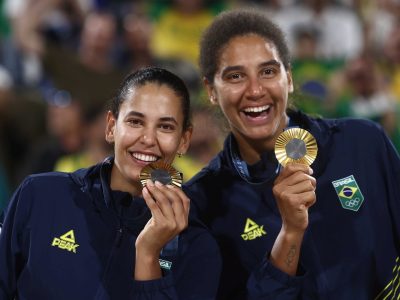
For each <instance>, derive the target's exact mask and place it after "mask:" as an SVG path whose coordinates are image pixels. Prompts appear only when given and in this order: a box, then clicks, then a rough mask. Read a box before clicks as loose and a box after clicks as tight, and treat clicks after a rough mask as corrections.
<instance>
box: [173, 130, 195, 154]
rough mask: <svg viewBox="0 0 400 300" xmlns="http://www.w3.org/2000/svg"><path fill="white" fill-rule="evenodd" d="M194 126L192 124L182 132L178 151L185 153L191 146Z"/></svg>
mask: <svg viewBox="0 0 400 300" xmlns="http://www.w3.org/2000/svg"><path fill="white" fill-rule="evenodd" d="M192 133H193V127H192V126H190V127H189V128H188V129H186V131H185V132H184V133H183V134H182V137H181V142H180V144H179V147H178V151H177V152H178V153H181V154H185V153H186V152H187V150H188V149H189V146H190V140H191V138H192Z"/></svg>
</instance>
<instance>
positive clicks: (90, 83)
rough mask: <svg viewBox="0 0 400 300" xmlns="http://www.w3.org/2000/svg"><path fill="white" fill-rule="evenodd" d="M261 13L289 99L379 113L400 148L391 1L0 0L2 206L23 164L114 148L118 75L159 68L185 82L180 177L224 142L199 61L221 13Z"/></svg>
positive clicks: (398, 14) (45, 167) (25, 168)
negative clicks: (285, 73)
mask: <svg viewBox="0 0 400 300" xmlns="http://www.w3.org/2000/svg"><path fill="white" fill-rule="evenodd" d="M236 7H255V8H257V9H258V10H260V11H264V12H265V13H266V14H267V15H269V16H270V18H272V19H273V20H275V21H276V22H277V23H278V24H279V25H280V26H281V27H282V29H283V30H284V31H285V33H286V35H287V39H288V42H289V45H290V50H291V54H292V61H293V65H292V71H293V76H294V82H295V93H294V94H293V95H292V99H291V100H292V102H293V104H294V105H295V106H296V107H298V108H300V109H302V110H303V111H305V112H308V113H310V114H313V115H319V116H324V117H360V118H368V119H371V120H374V121H376V122H379V123H380V124H381V125H382V126H383V127H384V129H385V130H386V132H387V134H388V135H389V137H390V138H391V139H392V141H393V143H394V145H395V146H396V147H397V149H398V150H400V0H264V1H263V0H258V1H256V0H253V1H250V0H247V1H239V0H236V1H235V0H225V1H223V0H219V1H207V0H159V1H156V0H150V1H149V0H147V1H144V0H143V1H139V0H130V1H128V0H113V1H112V0H0V37H1V38H0V210H1V207H2V206H4V204H5V203H6V201H7V199H8V198H9V196H10V194H11V192H12V191H13V190H14V189H15V187H16V186H17V185H18V184H19V183H20V181H21V180H22V179H23V178H24V177H25V176H27V175H28V174H31V173H38V172H46V171H52V170H58V171H73V170H75V169H78V168H81V167H86V166H89V165H91V164H94V163H96V162H99V161H101V160H103V159H104V158H105V157H106V156H108V155H110V154H112V148H111V147H110V145H108V144H107V143H106V142H105V140H104V122H105V118H104V112H105V111H106V109H107V105H108V102H109V101H110V99H111V98H112V97H113V94H114V92H115V91H116V90H117V88H118V85H119V83H120V82H122V79H123V78H124V77H125V76H126V75H127V74H128V73H130V72H132V71H134V70H136V69H138V68H140V67H144V66H149V65H158V66H162V67H166V68H167V69H169V70H171V71H173V72H175V73H176V74H178V75H179V76H181V77H182V78H183V79H184V80H185V82H186V84H187V85H188V87H189V89H190V92H191V97H192V103H193V124H194V135H193V140H192V143H191V147H190V150H189V152H188V153H187V155H185V156H183V157H182V158H177V160H176V161H175V165H176V167H177V168H178V169H179V170H181V171H182V172H183V173H184V179H185V180H187V179H189V178H190V177H191V176H193V175H194V174H195V173H196V172H197V171H199V170H200V169H201V168H202V167H203V166H204V165H205V164H206V163H207V162H208V161H209V160H210V159H211V158H212V157H213V156H214V155H215V154H216V153H217V152H218V151H219V149H220V148H221V144H222V142H223V139H224V136H225V134H226V130H225V128H226V124H224V123H223V122H224V121H223V120H222V119H223V118H221V117H220V115H219V112H217V111H214V109H213V108H211V107H210V106H209V104H208V99H207V97H206V94H205V91H204V90H203V88H202V81H201V78H200V75H199V72H198V67H197V56H198V41H199V38H200V36H201V33H202V30H203V29H204V28H205V27H206V26H207V25H208V24H209V23H210V21H211V20H212V19H213V17H214V16H215V15H217V14H218V13H219V12H221V11H223V10H226V9H230V8H236Z"/></svg>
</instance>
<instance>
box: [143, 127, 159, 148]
mask: <svg viewBox="0 0 400 300" xmlns="http://www.w3.org/2000/svg"><path fill="white" fill-rule="evenodd" d="M140 141H141V143H142V144H144V145H146V146H148V147H150V146H154V145H155V144H156V133H155V132H154V130H152V129H150V128H148V129H143V132H142V135H141V137H140Z"/></svg>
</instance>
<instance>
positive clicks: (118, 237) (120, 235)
mask: <svg viewBox="0 0 400 300" xmlns="http://www.w3.org/2000/svg"><path fill="white" fill-rule="evenodd" d="M123 233H124V230H123V228H122V227H120V228H119V229H118V233H117V247H119V246H121V242H122V235H123Z"/></svg>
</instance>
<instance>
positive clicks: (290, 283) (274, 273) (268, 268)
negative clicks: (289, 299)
mask: <svg viewBox="0 0 400 300" xmlns="http://www.w3.org/2000/svg"><path fill="white" fill-rule="evenodd" d="M254 275H255V277H256V278H257V279H259V280H260V279H261V278H265V277H271V278H273V279H275V280H276V281H277V282H279V283H281V284H282V285H285V286H287V287H296V286H300V285H302V283H303V281H304V279H305V278H306V277H307V275H308V273H307V272H304V270H303V268H302V267H301V266H299V271H298V274H297V275H296V276H291V275H289V274H287V273H285V272H282V271H281V270H279V269H278V268H276V267H275V266H274V265H273V264H272V263H271V262H270V261H269V260H267V259H266V260H264V261H263V262H262V265H261V268H259V269H258V272H255V274H254Z"/></svg>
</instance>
